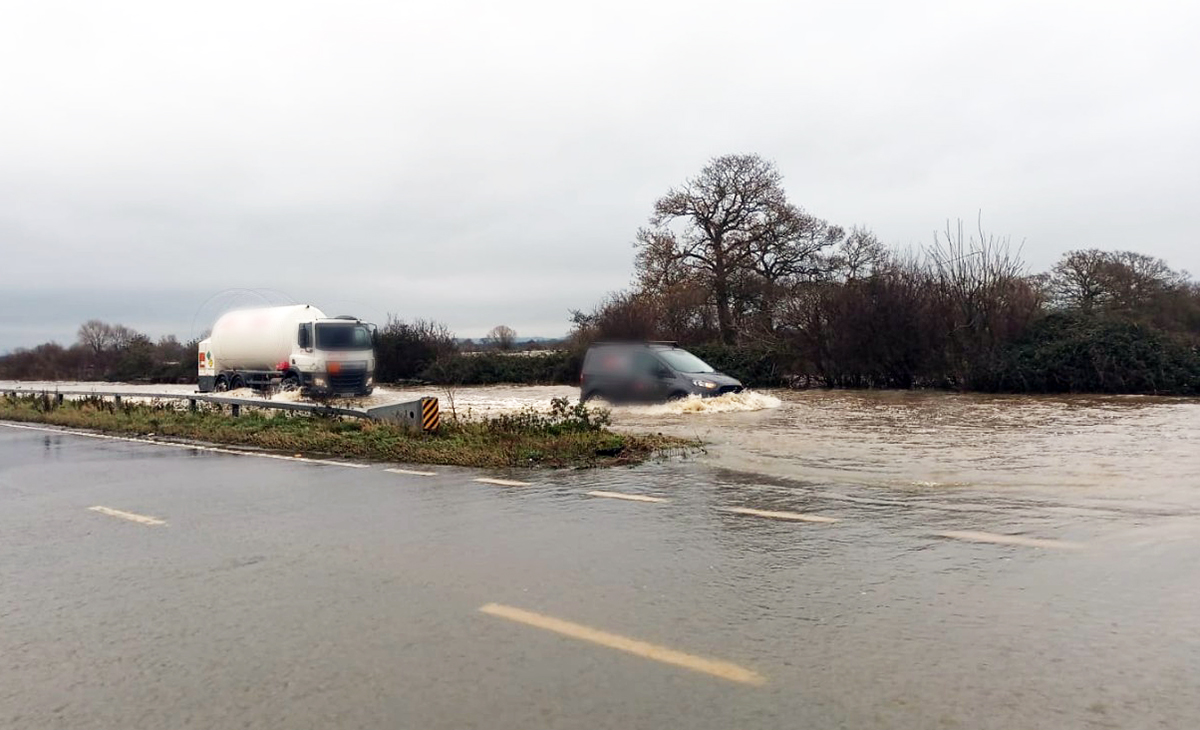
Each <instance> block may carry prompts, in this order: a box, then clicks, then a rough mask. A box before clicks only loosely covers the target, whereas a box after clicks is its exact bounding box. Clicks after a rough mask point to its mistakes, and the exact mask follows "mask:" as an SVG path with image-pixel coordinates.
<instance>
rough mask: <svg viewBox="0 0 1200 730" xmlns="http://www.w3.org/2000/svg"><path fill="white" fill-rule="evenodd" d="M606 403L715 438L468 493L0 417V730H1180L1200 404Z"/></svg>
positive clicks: (1195, 690)
mask: <svg viewBox="0 0 1200 730" xmlns="http://www.w3.org/2000/svg"><path fill="white" fill-rule="evenodd" d="M574 393H575V391H574V389H571V388H515V387H498V388H461V389H457V390H456V391H455V392H454V393H453V400H454V408H455V409H457V410H459V411H460V413H463V414H464V415H465V414H466V413H470V414H471V415H478V414H491V413H498V412H502V411H506V410H512V409H515V408H521V407H524V406H526V405H535V406H539V407H540V406H541V405H542V404H544V403H546V402H548V400H549V399H550V398H551V397H555V396H573V395H574ZM421 395H436V396H438V397H439V398H441V399H442V404H443V409H445V410H449V409H450V406H449V400H450V395H449V394H447V393H445V392H437V391H430V390H428V389H418V390H407V389H406V390H392V391H389V390H386V389H384V390H381V391H380V392H378V393H377V394H376V395H375V396H373V398H379V399H394V400H407V399H410V398H412V397H419V396H421ZM613 415H614V421H615V424H616V426H617V427H618V428H629V429H637V430H656V431H663V432H667V433H674V434H679V435H687V436H699V437H701V438H703V439H705V440H706V441H707V442H708V444H709V445H708V446H707V447H706V452H705V453H702V454H698V455H695V456H693V457H688V458H686V459H669V460H665V461H659V462H653V463H649V464H644V465H641V466H638V467H632V468H618V469H606V470H585V471H520V470H509V471H500V472H483V471H477V470H468V469H452V468H445V467H432V468H431V467H418V466H414V465H387V464H381V465H360V468H350V467H345V466H340V465H331V464H324V463H313V462H305V461H304V460H302V459H300V460H280V459H277V458H273V459H265V458H256V457H255V456H254V455H236V454H232V453H214V452H208V451H202V450H197V449H192V448H189V447H185V446H169V445H155V444H144V443H130V442H126V441H114V440H110V439H102V438H88V437H81V436H73V435H67V434H62V433H57V432H54V431H53V430H52V429H51V430H49V431H42V430H37V429H36V428H28V427H21V428H13V427H11V426H3V425H0V586H3V587H4V589H5V590H0V726H4V727H13V728H22V729H23V728H31V729H32V728H39V729H40V728H45V727H81V726H90V727H122V728H139V727H147V728H151V727H154V728H159V727H167V726H183V725H188V724H191V725H193V726H197V727H228V726H235V725H236V726H244V727H263V728H268V727H284V726H286V727H295V728H307V727H312V728H322V730H324V728H328V727H372V728H375V727H378V728H384V727H427V728H463V727H481V728H482V727H487V728H514V730H515V729H517V728H520V729H521V730H526V729H527V728H531V727H537V728H588V729H589V730H590V729H592V728H603V727H613V728H658V727H688V728H714V729H716V728H721V729H723V730H724V729H727V728H731V727H737V728H763V729H766V728H779V727H797V726H800V727H822V728H824V727H829V728H889V729H892V728H905V729H911V730H918V729H921V730H923V729H924V728H983V729H992V728H994V729H995V730H1009V729H1010V728H1013V727H1022V728H1044V729H1045V730H1060V729H1061V728H1097V729H1099V728H1143V727H1145V728H1190V727H1197V726H1200V611H1197V610H1196V606H1197V605H1200V496H1198V493H1200V405H1197V404H1196V403H1194V402H1189V401H1182V400H1172V399H1155V398H1091V397H1058V398H1024V397H1023V398H1012V397H992V396H974V395H969V396H968V395H954V394H944V393H896V392H848V391H833V392H830V391H812V392H778V391H771V392H765V393H758V394H748V395H745V396H742V397H740V398H738V399H728V400H713V401H704V402H680V403H671V404H667V405H664V406H646V407H623V408H617V409H615V410H614V413H613ZM387 468H394V469H396V471H386V469H387ZM480 480H482V481H480ZM97 508H99V509H97ZM13 586H17V587H19V588H18V589H16V590H14V589H12V588H11V587H13Z"/></svg>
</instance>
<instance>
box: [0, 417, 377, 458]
mask: <svg viewBox="0 0 1200 730" xmlns="http://www.w3.org/2000/svg"><path fill="white" fill-rule="evenodd" d="M0 426H7V427H8V428H20V429H25V430H27V431H44V432H46V433H60V434H66V435H68V436H83V437H85V438H90V439H104V440H106V441H128V442H129V443H134V444H151V445H153V446H170V447H173V448H176V449H193V450H195V451H209V452H212V453H214V454H232V455H234V456H257V457H259V458H261V459H281V460H283V461H300V462H304V463H306V464H324V465H326V466H348V467H350V468H351V469H370V468H371V465H370V464H354V463H352V462H348V461H332V460H330V459H309V458H307V457H304V456H284V455H283V454H265V453H260V452H257V451H242V450H239V449H225V448H221V447H219V446H200V445H198V444H180V443H175V442H174V441H156V440H154V439H141V438H134V437H132V436H111V435H109V434H104V433H90V432H88V431H73V430H69V429H65V428H41V427H39V426H23V425H21V426H19V425H17V424H15V423H0Z"/></svg>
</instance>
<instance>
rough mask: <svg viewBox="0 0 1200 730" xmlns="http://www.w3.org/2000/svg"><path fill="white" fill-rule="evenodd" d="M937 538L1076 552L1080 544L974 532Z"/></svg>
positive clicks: (948, 534)
mask: <svg viewBox="0 0 1200 730" xmlns="http://www.w3.org/2000/svg"><path fill="white" fill-rule="evenodd" d="M933 534H934V535H937V536H938V537H949V538H951V539H954V540H967V541H968V542H989V543H993V544H996V545H1021V546H1024V547H1037V548H1054V549H1058V550H1078V549H1080V548H1082V547H1083V544H1082V543H1078V542H1068V541H1066V540H1045V539H1042V538H1040V537H1025V536H1024V535H1001V534H998V533H994V532H976V531H975V530H947V531H945V532H935V533H933Z"/></svg>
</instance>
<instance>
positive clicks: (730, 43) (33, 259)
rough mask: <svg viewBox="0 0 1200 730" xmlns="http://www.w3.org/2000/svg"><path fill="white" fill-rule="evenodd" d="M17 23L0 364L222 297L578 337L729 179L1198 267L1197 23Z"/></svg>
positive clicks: (533, 8)
mask: <svg viewBox="0 0 1200 730" xmlns="http://www.w3.org/2000/svg"><path fill="white" fill-rule="evenodd" d="M4 16H5V17H4V18H3V22H0V69H4V71H3V75H2V76H0V98H2V100H3V104H4V108H5V113H4V114H3V115H0V249H2V253H3V258H2V259H0V266H2V267H3V268H2V273H0V277H2V279H0V285H2V286H3V290H4V293H3V298H2V299H0V301H2V302H3V303H4V306H5V309H6V310H7V311H6V314H5V315H4V316H2V317H0V351H3V350H6V349H9V348H12V347H15V346H21V345H32V344H36V343H37V342H41V341H43V340H45V339H48V338H55V339H59V340H69V339H71V338H73V333H74V329H75V327H76V326H77V325H78V323H79V322H81V321H83V320H85V319H87V318H90V317H100V318H103V319H107V320H113V321H122V322H124V323H125V324H127V325H129V326H133V327H136V328H139V329H143V330H146V331H150V332H152V333H154V334H161V333H163V332H167V331H171V332H176V333H178V334H179V335H180V336H181V337H184V336H187V335H188V334H189V332H188V331H187V330H188V329H189V327H191V322H192V319H193V317H194V314H195V311H196V309H197V308H198V307H201V306H202V305H203V304H204V302H205V301H206V300H208V299H209V298H210V297H212V296H213V295H215V294H217V293H218V292H221V291H224V290H227V289H235V288H245V289H259V288H271V289H276V290H279V291H281V292H286V294H287V296H289V297H291V298H294V299H297V300H300V301H311V302H312V303H314V304H317V305H319V306H321V307H322V308H323V309H326V310H329V311H335V310H336V311H337V312H338V313H341V312H342V311H345V310H349V311H351V312H353V313H355V314H359V315H361V316H366V317H370V318H373V319H377V320H379V319H382V318H383V317H384V316H385V315H386V314H387V313H388V312H393V313H396V314H398V315H399V316H402V317H406V318H412V317H434V318H437V319H440V320H444V321H446V322H447V323H448V324H449V325H450V326H451V327H452V328H453V329H455V330H456V331H457V332H458V333H459V334H460V335H463V336H478V335H481V334H483V333H484V332H486V331H487V329H489V328H490V327H491V326H493V325H495V324H499V323H502V322H503V323H507V324H510V325H512V326H513V327H515V328H516V329H517V330H518V331H519V332H521V333H522V334H531V335H532V334H542V335H550V334H560V333H562V332H564V331H566V329H567V320H566V317H567V314H566V313H567V310H568V309H570V308H572V307H588V306H590V305H591V304H592V303H593V302H594V301H596V300H597V299H598V298H599V297H600V296H602V295H603V294H604V293H605V292H606V291H609V290H612V289H617V288H620V287H622V286H624V285H625V284H626V283H627V282H628V281H629V278H630V274H631V265H632V250H631V248H630V242H631V241H632V238H633V233H634V231H635V230H636V228H637V226H638V225H640V224H642V222H643V221H644V220H645V218H646V215H647V214H648V213H649V211H650V207H651V205H652V203H653V201H654V199H655V197H656V196H658V195H660V194H661V193H662V192H664V191H665V189H666V188H667V187H669V186H671V185H674V184H677V183H679V182H681V181H682V180H683V179H685V178H686V177H688V176H689V175H692V174H695V172H697V171H698V169H699V168H700V167H701V166H702V165H703V163H704V162H705V160H706V159H707V158H709V157H711V156H713V155H717V154H723V153H727V152H758V153H760V154H762V155H763V156H765V157H768V158H771V159H773V160H775V161H776V162H777V163H778V165H779V167H780V168H781V170H782V171H783V173H784V174H785V176H786V185H787V188H788V190H789V193H790V194H791V195H792V197H793V199H794V200H795V201H796V202H797V203H799V204H801V205H803V206H804V207H805V208H807V209H808V210H810V211H812V212H813V213H816V214H818V215H821V216H823V217H826V218H829V219H831V220H834V221H836V222H839V223H843V224H847V225H849V224H855V223H857V224H865V225H869V226H871V227H872V228H874V229H875V230H876V231H877V232H878V233H879V235H880V236H881V237H882V238H883V239H884V240H886V241H889V242H891V243H894V244H896V245H900V246H908V245H912V244H922V243H927V242H929V241H930V239H931V236H932V232H933V230H934V229H935V228H939V227H940V226H941V225H942V224H943V222H944V220H945V219H946V218H947V217H956V216H961V217H964V218H968V219H973V218H974V216H975V214H976V211H978V210H981V209H982V211H983V218H984V225H985V226H986V227H987V228H988V229H989V230H990V231H992V232H995V233H999V234H1008V235H1011V236H1012V237H1013V239H1014V241H1015V242H1020V241H1025V249H1024V250H1025V254H1026V257H1027V259H1028V261H1029V263H1030V265H1031V266H1032V267H1033V268H1036V269H1042V268H1045V267H1048V266H1049V265H1050V264H1051V263H1052V262H1053V261H1054V260H1055V259H1056V258H1057V257H1058V256H1059V255H1060V254H1061V253H1062V252H1063V251H1065V250H1068V249H1071V248H1078V247H1092V246H1095V247H1103V248H1132V249H1136V250H1139V251H1143V252H1146V253H1151V254H1154V255H1157V256H1162V257H1164V258H1166V259H1167V260H1168V261H1169V262H1170V263H1172V264H1173V265H1175V266H1177V267H1182V268H1188V269H1190V270H1193V271H1200V249H1197V247H1195V246H1194V245H1193V244H1192V243H1191V241H1190V236H1191V232H1192V231H1193V230H1195V229H1196V228H1197V223H1200V220H1198V219H1200V213H1198V212H1197V210H1196V207H1195V206H1194V204H1193V202H1192V201H1194V200H1196V199H1197V197H1200V175H1198V174H1197V172H1196V170H1197V166H1198V163H1200V139H1198V138H1197V135H1196V134H1195V129H1197V128H1198V126H1200V92H1197V90H1196V84H1195V82H1194V71H1195V69H1196V68H1198V67H1200V50H1198V49H1197V46H1196V45H1195V44H1194V42H1193V38H1192V35H1191V29H1193V28H1194V27H1196V21H1197V20H1200V10H1198V9H1197V8H1196V7H1195V6H1194V4H1183V3H1173V2H1147V3H1139V4H1137V5H1136V6H1134V5H1130V4H1127V3H1122V4H1120V5H1118V4H1116V3H1108V4H1105V3H1101V4H1096V3H1076V4H1073V3H1063V4H1051V5H1047V4H1045V3H1032V2H1029V3H1021V2H1018V3H1006V4H1003V5H991V6H989V5H983V4H977V3H939V2H922V3H916V4H912V3H910V4H904V5H896V4H894V3H861V2H859V3H855V2H851V3H837V4H827V5H824V6H806V5H798V4H795V3H787V2H749V3H738V4H736V5H730V4H729V3H720V4H717V3H707V2H686V3H685V2H677V1H674V0H672V1H670V2H661V3H640V2H639V3H634V2H614V3H605V4H603V5H591V6H584V5H570V4H562V3H540V2H528V1H525V2H517V3H515V4H514V3H508V4H504V5H502V6H501V5H494V4H488V3H466V2H448V3H426V4H413V3H382V2H380V3H370V2H367V3H348V4H339V5H337V6H330V5H328V4H318V3H286V4H285V3H277V4H251V5H247V4H245V3H219V2H218V3H214V4H208V5H206V6H205V7H204V8H203V9H202V10H199V9H195V8H184V7H183V6H173V5H170V4H162V3H151V2H144V3H131V2H125V3H104V4H99V5H98V4H93V3H84V2H67V3H55V2H44V3H26V4H23V5H19V6H17V7H14V8H10V9H7V10H6V11H5V12H4Z"/></svg>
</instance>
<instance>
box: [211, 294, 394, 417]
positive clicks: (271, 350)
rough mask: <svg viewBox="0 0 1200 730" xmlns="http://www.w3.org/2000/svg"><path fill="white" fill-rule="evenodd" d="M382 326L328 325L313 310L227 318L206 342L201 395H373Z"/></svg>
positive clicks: (258, 311)
mask: <svg viewBox="0 0 1200 730" xmlns="http://www.w3.org/2000/svg"><path fill="white" fill-rule="evenodd" d="M374 332H375V325H373V324H368V323H366V322H363V321H362V320H360V319H357V318H355V317H347V316H342V317H327V316H325V314H324V313H323V312H322V311H321V310H319V309H317V308H316V307H314V306H312V305H311V304H295V305H291V306H286V307H259V308H255V309H237V310H234V311H231V312H226V313H225V314H224V315H222V316H221V318H220V319H218V320H217V322H216V324H214V325H213V328H212V334H211V335H210V336H209V337H208V339H206V340H202V341H201V342H200V346H199V349H200V352H199V381H198V382H199V386H200V392H201V393H208V392H212V391H218V392H220V391H225V390H234V389H236V388H244V387H249V388H255V389H257V390H271V389H274V388H281V389H283V390H302V391H304V392H305V393H310V394H314V395H368V394H370V393H371V391H372V390H373V389H374V386H375V351H374V350H373V348H372V340H373V335H374Z"/></svg>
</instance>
